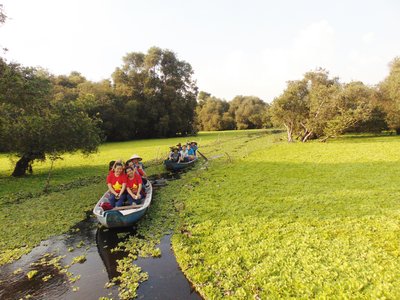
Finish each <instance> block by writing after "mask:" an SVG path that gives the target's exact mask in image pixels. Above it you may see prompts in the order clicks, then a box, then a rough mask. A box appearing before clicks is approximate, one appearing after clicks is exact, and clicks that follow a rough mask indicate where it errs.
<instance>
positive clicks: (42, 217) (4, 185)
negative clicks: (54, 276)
mask: <svg viewBox="0 0 400 300" xmlns="http://www.w3.org/2000/svg"><path fill="white" fill-rule="evenodd" d="M248 134H249V133H248V132H235V131H230V132H219V133H215V132H205V133H201V134H200V135H199V137H198V139H197V141H198V142H199V144H200V147H201V148H200V149H202V150H203V149H204V150H203V151H205V152H204V153H205V154H206V155H207V151H209V150H208V149H210V148H209V146H208V145H209V144H214V143H215V141H216V140H218V141H219V142H218V143H219V144H221V142H222V141H228V140H236V139H240V138H241V137H246V136H247V135H248ZM182 141H183V140H182V138H173V139H157V140H155V139H153V140H150V139H149V140H142V141H131V142H121V143H109V144H103V145H102V146H100V148H99V152H98V153H97V154H96V155H95V156H89V157H87V156H82V155H78V154H66V155H64V158H65V159H63V160H59V161H57V163H56V167H55V170H54V172H53V180H52V185H51V187H50V188H49V191H48V193H44V192H43V187H44V186H45V182H46V178H47V173H48V169H49V167H50V163H49V162H38V163H35V170H36V172H35V174H32V175H31V176H29V177H22V178H13V177H9V176H8V174H9V172H10V170H11V169H12V167H13V161H10V160H9V157H8V156H6V155H4V154H0V165H1V166H2V167H1V169H0V186H1V189H0V215H1V216H4V217H2V218H0V226H1V227H2V228H10V230H7V231H5V230H2V231H0V265H3V264H5V263H8V262H11V261H13V260H15V259H18V258H19V257H21V256H22V255H24V254H27V253H29V252H30V250H31V249H32V248H33V247H34V246H36V245H37V244H38V243H39V242H40V241H41V240H44V239H47V238H49V237H51V236H53V235H59V234H61V233H64V232H66V231H68V230H69V228H70V227H72V226H73V225H74V224H76V223H77V222H79V221H81V220H82V219H84V218H85V217H86V214H85V212H86V211H89V210H91V209H92V208H93V205H94V204H95V203H96V202H97V200H98V199H99V198H100V196H101V195H102V194H103V193H104V191H105V190H106V184H105V177H106V175H107V172H108V162H109V161H111V160H116V159H119V158H123V159H127V158H129V157H130V156H131V155H132V152H133V150H132V149H135V150H134V151H135V152H136V153H138V154H140V155H141V156H142V157H143V160H144V163H145V165H146V167H147V168H146V172H147V173H148V174H155V173H156V174H159V173H161V172H162V171H163V168H162V165H160V160H161V159H162V158H164V157H166V156H167V153H168V146H170V145H171V144H173V145H174V144H177V143H178V142H182ZM157 162H158V164H156V163H157ZM101 174H103V175H101ZM167 206H168V205H167ZM154 207H155V208H157V207H158V206H156V205H154ZM160 218H161V219H165V218H166V217H165V216H164V217H160ZM161 224H163V222H162V221H159V225H161ZM148 226H149V228H151V226H152V225H151V224H148ZM160 228H161V226H160ZM149 230H150V229H149ZM79 246H83V245H79ZM150 252H151V251H150ZM154 253H156V252H154Z"/></svg>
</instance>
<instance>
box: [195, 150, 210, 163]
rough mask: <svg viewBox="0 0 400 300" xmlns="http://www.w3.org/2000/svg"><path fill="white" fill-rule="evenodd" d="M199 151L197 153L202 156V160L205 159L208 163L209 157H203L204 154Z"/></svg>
mask: <svg viewBox="0 0 400 300" xmlns="http://www.w3.org/2000/svg"><path fill="white" fill-rule="evenodd" d="M196 151H197V153H199V154H200V155H201V157H202V158H204V159H205V160H207V161H208V158H207V157H205V156H204V155H203V153H201V152H200V151H199V150H196Z"/></svg>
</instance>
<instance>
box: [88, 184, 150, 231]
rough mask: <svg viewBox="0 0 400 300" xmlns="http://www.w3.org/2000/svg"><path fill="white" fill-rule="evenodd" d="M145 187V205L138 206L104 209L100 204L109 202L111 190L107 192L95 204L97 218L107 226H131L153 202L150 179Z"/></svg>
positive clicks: (94, 210)
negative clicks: (122, 208) (123, 208)
mask: <svg viewBox="0 0 400 300" xmlns="http://www.w3.org/2000/svg"><path fill="white" fill-rule="evenodd" d="M145 189H146V197H145V199H144V201H143V205H142V206H140V207H138V208H132V209H126V210H106V211H104V210H103V209H102V208H101V206H100V204H101V203H102V202H109V200H108V199H109V198H110V192H106V193H105V194H104V195H103V197H101V198H100V200H99V201H98V202H97V204H96V205H95V207H94V209H93V213H94V215H95V216H96V218H97V220H98V221H99V222H100V223H101V224H102V225H103V226H105V227H107V228H117V227H130V226H132V225H134V224H135V223H136V222H137V221H139V220H140V219H141V218H142V217H143V215H144V214H145V213H146V211H147V209H148V207H149V205H150V203H151V199H152V194H153V188H152V186H151V183H150V181H147V184H146V186H145Z"/></svg>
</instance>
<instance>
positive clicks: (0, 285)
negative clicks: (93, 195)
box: [0, 173, 201, 300]
mask: <svg viewBox="0 0 400 300" xmlns="http://www.w3.org/2000/svg"><path fill="white" fill-rule="evenodd" d="M178 178H179V174H173V173H166V174H160V175H158V176H153V177H152V178H150V179H151V180H152V182H154V186H155V190H156V189H157V188H156V187H157V186H163V185H165V184H166V181H167V180H173V179H178ZM122 233H126V234H125V237H122V235H123V234H122ZM133 234H135V228H119V229H106V228H98V224H97V220H96V218H94V217H93V216H89V217H88V218H87V219H86V220H84V221H82V222H80V223H79V224H77V225H76V226H75V227H74V228H73V229H72V230H71V233H69V234H64V235H60V236H57V237H54V238H51V239H49V240H46V241H43V242H41V244H40V245H39V246H38V247H36V248H34V249H33V250H32V251H31V252H30V253H29V254H27V255H24V256H23V257H22V258H21V259H19V260H18V261H16V262H14V263H12V264H8V265H5V266H2V267H1V268H0V299H21V298H25V297H27V296H28V295H30V296H31V299H77V300H78V299H79V300H83V299H85V300H86V299H99V297H109V298H113V299H118V298H119V297H118V287H117V286H113V287H111V288H106V287H105V284H106V283H107V282H109V281H110V280H111V279H112V278H114V277H115V276H117V275H118V272H117V271H116V267H117V262H116V261H117V260H118V259H121V258H123V256H124V255H125V254H124V253H123V252H114V253H111V249H112V248H114V247H115V246H116V245H117V244H118V243H119V242H120V241H122V240H123V239H124V238H126V237H127V236H129V235H133ZM118 235H119V236H118ZM159 247H160V249H161V252H162V255H161V257H159V258H139V259H138V260H137V261H136V262H135V264H137V265H138V266H140V267H141V268H142V270H143V271H144V272H147V273H148V274H149V279H148V280H147V281H145V282H143V283H141V284H140V286H139V289H138V291H137V294H138V299H178V300H179V299H201V297H200V296H199V295H198V294H197V293H196V292H195V291H194V290H193V288H192V287H191V285H190V283H189V282H188V280H187V279H186V278H185V276H184V275H183V273H182V272H181V270H180V269H179V266H178V264H177V262H176V259H175V256H174V254H173V251H172V250H171V245H170V236H168V235H167V236H165V237H164V238H163V239H162V240H161V243H160V245H159ZM46 255H47V256H46ZM81 255H84V256H85V258H86V261H84V262H83V263H76V264H73V265H72V266H71V267H70V268H68V270H67V271H68V272H71V273H72V274H69V275H70V276H67V274H65V273H62V272H60V271H59V270H58V269H57V268H56V267H55V266H54V265H51V264H50V265H49V264H43V263H42V264H40V265H32V264H35V263H38V262H39V261H40V259H43V257H45V260H46V261H49V260H50V259H52V258H54V257H58V256H63V258H62V259H61V260H60V265H61V266H66V265H68V264H71V262H72V260H73V258H74V257H77V256H81ZM64 256H65V257H64ZM18 269H20V272H15V271H16V270H18ZM31 270H37V271H38V272H37V274H36V275H35V276H34V277H33V278H31V279H30V280H29V279H28V277H27V273H28V272H29V271H31ZM49 275H51V278H50V279H48V280H47V281H44V280H43V278H46V276H49ZM79 275H80V278H79V279H77V280H76V282H70V278H71V277H72V278H73V277H76V276H79Z"/></svg>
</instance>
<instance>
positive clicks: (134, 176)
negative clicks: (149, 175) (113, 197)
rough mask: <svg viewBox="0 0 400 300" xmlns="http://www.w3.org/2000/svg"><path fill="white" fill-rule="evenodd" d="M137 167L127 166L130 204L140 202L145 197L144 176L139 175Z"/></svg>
mask: <svg viewBox="0 0 400 300" xmlns="http://www.w3.org/2000/svg"><path fill="white" fill-rule="evenodd" d="M135 169H136V167H135V166H134V167H131V166H128V167H126V168H125V173H126V196H127V198H128V202H129V205H132V204H133V203H135V204H140V200H141V199H142V198H143V194H142V186H143V183H142V177H141V176H140V175H139V173H138V172H137V170H135Z"/></svg>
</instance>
